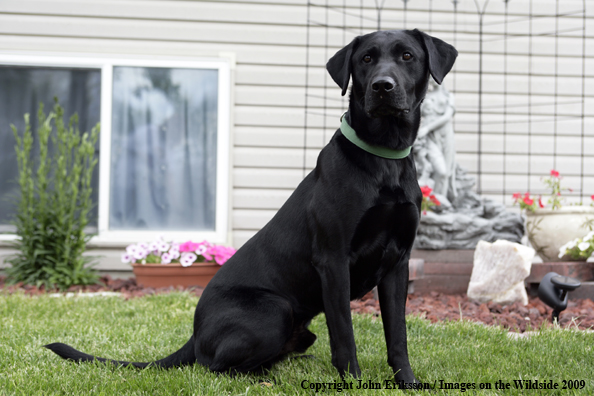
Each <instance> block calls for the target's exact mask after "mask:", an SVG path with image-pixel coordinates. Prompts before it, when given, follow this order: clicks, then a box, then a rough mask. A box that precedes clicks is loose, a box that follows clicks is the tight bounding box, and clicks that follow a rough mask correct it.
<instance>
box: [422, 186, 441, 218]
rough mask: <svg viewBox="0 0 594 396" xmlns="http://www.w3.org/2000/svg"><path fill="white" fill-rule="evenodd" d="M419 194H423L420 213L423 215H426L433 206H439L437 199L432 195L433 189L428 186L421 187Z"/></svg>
mask: <svg viewBox="0 0 594 396" xmlns="http://www.w3.org/2000/svg"><path fill="white" fill-rule="evenodd" d="M421 193H423V200H422V201H421V211H422V212H423V214H424V215H426V214H427V211H428V210H429V209H431V208H433V207H434V206H440V205H441V202H439V200H438V199H437V197H436V196H435V195H434V194H433V189H431V187H429V186H423V187H421Z"/></svg>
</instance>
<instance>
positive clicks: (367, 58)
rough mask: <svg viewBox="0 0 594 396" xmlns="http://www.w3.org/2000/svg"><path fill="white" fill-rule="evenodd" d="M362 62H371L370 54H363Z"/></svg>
mask: <svg viewBox="0 0 594 396" xmlns="http://www.w3.org/2000/svg"><path fill="white" fill-rule="evenodd" d="M363 62H365V63H369V62H371V56H369V55H365V56H364V57H363Z"/></svg>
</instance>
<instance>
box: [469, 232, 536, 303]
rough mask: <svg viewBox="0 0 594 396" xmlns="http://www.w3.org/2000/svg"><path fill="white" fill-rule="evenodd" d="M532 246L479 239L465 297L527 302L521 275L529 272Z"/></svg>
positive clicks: (525, 276)
mask: <svg viewBox="0 0 594 396" xmlns="http://www.w3.org/2000/svg"><path fill="white" fill-rule="evenodd" d="M534 255H535V252H534V249H532V248H530V247H527V246H523V245H520V244H518V243H513V242H509V241H505V240H498V241H495V242H494V243H489V242H485V241H480V242H479V243H478V244H477V246H476V250H475V252H474V264H473V267H472V275H471V277H470V283H469V284H468V292H467V293H468V298H469V299H470V300H473V301H477V302H479V303H486V302H494V303H499V304H512V303H514V302H520V303H521V304H523V305H526V304H528V295H527V294H526V288H525V287H524V279H526V278H527V277H528V275H530V267H531V265H532V259H533V258H534Z"/></svg>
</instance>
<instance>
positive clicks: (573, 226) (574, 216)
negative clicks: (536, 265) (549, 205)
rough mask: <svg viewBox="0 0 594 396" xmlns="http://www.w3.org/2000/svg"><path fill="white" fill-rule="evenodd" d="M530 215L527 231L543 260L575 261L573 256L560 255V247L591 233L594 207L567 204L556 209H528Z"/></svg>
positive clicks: (528, 215) (527, 214) (531, 242)
mask: <svg viewBox="0 0 594 396" xmlns="http://www.w3.org/2000/svg"><path fill="white" fill-rule="evenodd" d="M526 217H527V218H526V234H527V235H528V239H529V240H530V244H531V245H532V247H533V248H534V249H535V250H536V253H537V254H538V255H539V256H540V257H541V258H542V259H543V261H545V262H556V261H574V260H572V259H571V258H570V257H569V256H564V257H562V258H559V248H560V247H561V246H563V245H565V244H566V243H567V242H569V241H572V240H574V239H576V238H581V237H583V236H585V235H586V234H587V233H588V231H589V229H588V228H587V227H586V226H585V224H586V221H588V219H590V220H594V207H592V206H563V207H562V208H561V209H556V210H552V209H546V208H545V209H536V211H534V212H527V213H526ZM583 261H585V260H583Z"/></svg>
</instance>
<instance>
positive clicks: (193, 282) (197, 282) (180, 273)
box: [132, 263, 221, 288]
mask: <svg viewBox="0 0 594 396" xmlns="http://www.w3.org/2000/svg"><path fill="white" fill-rule="evenodd" d="M220 268H221V266H220V265H218V264H216V263H214V264H213V263H194V264H192V265H191V266H189V267H183V266H182V265H181V264H179V263H171V264H132V271H133V272H134V275H135V276H136V282H137V283H138V284H142V285H144V286H145V287H155V288H157V287H169V286H184V287H188V286H200V287H206V285H207V284H208V282H209V281H210V280H211V279H212V277H213V276H214V275H215V274H216V273H217V271H218V270H219V269H220Z"/></svg>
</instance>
